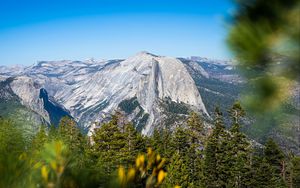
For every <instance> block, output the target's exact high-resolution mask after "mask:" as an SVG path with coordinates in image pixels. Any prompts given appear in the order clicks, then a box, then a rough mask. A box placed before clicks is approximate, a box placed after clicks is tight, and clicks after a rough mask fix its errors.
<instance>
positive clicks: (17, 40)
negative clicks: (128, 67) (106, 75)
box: [0, 0, 233, 65]
mask: <svg viewBox="0 0 300 188" xmlns="http://www.w3.org/2000/svg"><path fill="white" fill-rule="evenodd" d="M232 9H233V5H232V3H231V1H230V0H209V1H208V0H22V1H20V0H1V1H0V18H1V19H0V65H10V64H24V65H31V64H33V63H35V62H37V61H39V60H62V59H70V60H85V59H88V58H92V57H93V58H96V59H111V58H126V57H128V56H131V55H133V54H135V53H137V52H139V51H149V52H152V53H155V54H158V55H168V56H176V57H187V56H191V55H199V56H204V57H210V58H217V59H227V58H230V54H229V52H228V51H227V50H226V45H225V38H226V29H225V21H224V20H225V19H224V18H225V17H226V16H228V15H229V12H230V11H232Z"/></svg>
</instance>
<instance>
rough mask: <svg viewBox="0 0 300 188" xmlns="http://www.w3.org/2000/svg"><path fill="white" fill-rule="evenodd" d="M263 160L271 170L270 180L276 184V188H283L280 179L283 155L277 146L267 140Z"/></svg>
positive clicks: (270, 140)
mask: <svg viewBox="0 0 300 188" xmlns="http://www.w3.org/2000/svg"><path fill="white" fill-rule="evenodd" d="M264 159H265V161H266V163H268V165H269V166H270V167H271V168H272V173H271V174H272V179H273V180H274V182H276V186H277V187H285V186H284V184H285V183H284V180H283V177H282V164H283V162H284V154H283V152H282V150H281V149H280V148H279V146H278V145H277V144H276V143H275V142H274V141H273V139H271V138H269V139H268V140H267V142H266V144H265V148H264Z"/></svg>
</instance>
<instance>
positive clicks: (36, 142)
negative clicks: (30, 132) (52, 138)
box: [32, 126, 48, 150]
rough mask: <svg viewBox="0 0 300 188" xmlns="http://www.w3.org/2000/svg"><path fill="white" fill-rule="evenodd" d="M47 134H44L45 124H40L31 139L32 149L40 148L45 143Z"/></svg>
mask: <svg viewBox="0 0 300 188" xmlns="http://www.w3.org/2000/svg"><path fill="white" fill-rule="evenodd" d="M47 139H48V136H47V134H46V130H45V126H41V127H40V130H39V131H38V132H37V133H36V135H35V136H34V138H33V139H32V149H33V150H40V149H41V148H42V147H43V145H44V144H45V143H46V141H47Z"/></svg>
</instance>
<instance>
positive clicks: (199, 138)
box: [187, 112, 205, 187]
mask: <svg viewBox="0 0 300 188" xmlns="http://www.w3.org/2000/svg"><path fill="white" fill-rule="evenodd" d="M187 124H188V131H187V132H188V134H189V142H190V143H189V144H190V146H189V148H188V150H187V152H188V160H187V165H188V170H189V179H190V181H191V185H190V187H192V186H193V187H199V186H200V184H201V181H202V147H203V144H204V139H205V136H204V135H205V134H204V123H203V121H202V120H201V118H200V116H199V115H198V114H197V113H195V112H192V113H191V114H190V117H189V119H188V122H187Z"/></svg>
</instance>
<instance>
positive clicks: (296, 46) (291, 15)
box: [227, 0, 300, 113]
mask: <svg viewBox="0 0 300 188" xmlns="http://www.w3.org/2000/svg"><path fill="white" fill-rule="evenodd" d="M235 2H236V6H237V9H236V11H235V13H234V15H233V18H232V26H231V28H230V31H229V35H228V38H227V40H228V45H229V47H230V49H231V50H232V52H233V53H234V55H235V56H236V57H237V62H238V64H237V65H238V66H239V68H240V69H241V70H242V71H243V73H244V75H245V76H246V77H247V78H248V80H249V81H250V90H249V91H248V92H250V94H249V93H248V94H247V98H245V101H246V102H247V103H248V104H249V106H250V107H251V108H252V109H253V111H254V112H258V113H261V112H266V111H271V110H276V109H277V108H279V107H280V105H281V104H282V103H283V102H284V101H285V100H286V99H287V98H288V97H289V96H290V95H291V94H292V92H291V90H292V88H293V87H294V84H295V81H299V78H300V77H299V75H300V74H299V72H300V1H298V0H272V1H265V0H235Z"/></svg>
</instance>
